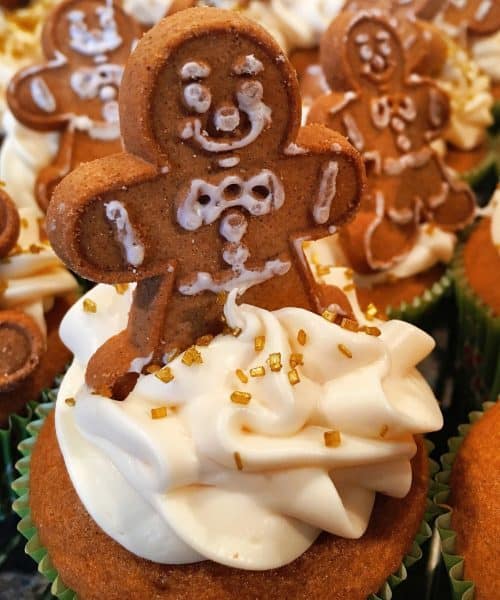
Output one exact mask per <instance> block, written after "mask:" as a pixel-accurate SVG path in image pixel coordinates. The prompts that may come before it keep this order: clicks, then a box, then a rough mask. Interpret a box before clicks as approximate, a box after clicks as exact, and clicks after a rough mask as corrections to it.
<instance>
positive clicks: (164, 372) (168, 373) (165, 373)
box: [154, 366, 175, 383]
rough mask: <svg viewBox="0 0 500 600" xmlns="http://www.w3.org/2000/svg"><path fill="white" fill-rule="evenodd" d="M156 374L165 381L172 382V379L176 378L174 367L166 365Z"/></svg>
mask: <svg viewBox="0 0 500 600" xmlns="http://www.w3.org/2000/svg"><path fill="white" fill-rule="evenodd" d="M154 375H155V377H156V378H157V379H159V380H160V381H162V382H163V383H170V382H171V381H173V380H174V379H175V378H174V374H173V373H172V369H171V368H170V367H168V366H165V367H163V368H162V369H160V370H159V371H156V373H155V374H154Z"/></svg>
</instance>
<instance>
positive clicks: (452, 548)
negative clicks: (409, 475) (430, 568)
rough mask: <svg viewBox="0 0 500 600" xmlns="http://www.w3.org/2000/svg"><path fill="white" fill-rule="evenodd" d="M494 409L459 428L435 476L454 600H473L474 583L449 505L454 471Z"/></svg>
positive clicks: (489, 404) (441, 533) (439, 525)
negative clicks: (466, 444)
mask: <svg viewBox="0 0 500 600" xmlns="http://www.w3.org/2000/svg"><path fill="white" fill-rule="evenodd" d="M493 406H495V403H494V402H485V403H484V404H483V405H482V410H478V411H474V412H471V413H470V414H469V424H467V425H460V426H459V428H458V433H459V435H458V436H457V437H453V438H451V439H450V440H449V441H448V447H449V452H448V453H446V454H444V455H443V456H442V457H441V465H442V469H441V470H440V471H439V473H437V474H436V477H435V479H436V488H435V490H436V494H435V496H434V503H435V505H436V506H437V507H438V508H439V509H440V510H441V512H442V513H443V514H441V515H439V516H438V518H437V519H436V529H437V531H438V532H439V537H440V540H441V555H442V557H443V561H444V564H445V567H446V571H447V572H448V576H449V579H450V585H451V590H452V596H453V600H473V598H474V582H472V581H468V580H466V579H464V557H463V556H459V555H458V554H457V548H456V541H457V534H456V533H455V531H454V530H453V528H452V524H451V518H452V515H453V510H452V508H451V507H450V506H449V505H448V504H447V502H448V499H449V497H450V492H451V489H450V478H451V471H452V468H453V463H454V462H455V458H456V456H457V453H458V450H459V448H460V446H461V445H462V443H463V441H464V439H465V437H466V436H467V434H468V432H469V430H470V429H471V427H472V426H473V425H474V423H477V422H478V421H479V420H480V419H481V418H482V417H483V416H484V414H485V412H487V411H488V410H489V409H490V408H492V407H493ZM443 511H444V512H443Z"/></svg>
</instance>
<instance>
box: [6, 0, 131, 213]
mask: <svg viewBox="0 0 500 600" xmlns="http://www.w3.org/2000/svg"><path fill="white" fill-rule="evenodd" d="M90 27H92V29H90V31H89V28H90ZM140 35H141V28H140V27H139V25H138V23H137V22H136V21H135V19H133V18H132V17H130V16H129V15H127V14H126V13H125V12H124V11H123V10H122V9H121V8H119V7H118V6H117V5H115V4H113V3H110V2H107V1H105V0H100V1H99V0H93V1H92V2H86V1H83V0H66V1H65V2H61V3H59V4H58V5H57V6H56V7H55V8H54V9H53V10H52V11H51V13H50V14H49V15H48V17H47V19H46V21H45V22H44V24H43V47H42V49H43V57H44V60H43V62H42V61H40V62H39V63H38V64H36V65H30V66H29V67H27V68H25V69H22V70H21V71H19V72H18V73H17V74H16V75H15V77H14V78H13V79H12V80H11V81H10V83H9V87H8V90H7V101H8V105H9V109H10V111H11V112H12V114H13V115H14V117H15V118H16V119H17V121H19V122H20V123H21V124H22V125H23V126H25V127H27V128H29V129H32V130H34V131H36V132H47V131H51V132H54V133H58V134H59V137H58V140H57V144H58V147H57V151H56V155H55V156H54V157H53V159H52V161H51V162H50V164H49V165H48V166H47V167H45V168H44V169H42V170H41V172H40V173H39V174H38V177H37V180H36V183H35V194H36V198H37V201H38V204H39V205H40V207H41V208H42V210H44V211H45V210H46V209H47V206H48V204H49V202H50V198H51V195H52V191H53V189H54V187H55V186H56V185H57V183H58V182H59V181H60V180H61V179H62V178H63V177H64V175H66V174H67V173H68V172H70V171H71V170H72V169H73V168H74V167H75V166H77V165H78V164H80V163H81V162H85V161H89V160H92V159H94V158H99V157H101V156H106V155H108V154H113V153H114V152H118V151H119V150H120V149H121V142H120V127H119V122H118V103H117V95H118V88H119V85H120V81H121V77H122V73H123V65H124V63H125V61H126V60H127V58H128V56H129V54H130V50H131V48H132V47H133V46H134V44H135V43H136V42H137V40H138V39H139V37H140ZM34 139H36V136H34ZM34 151H35V152H36V149H35V150H34ZM35 160H37V159H35Z"/></svg>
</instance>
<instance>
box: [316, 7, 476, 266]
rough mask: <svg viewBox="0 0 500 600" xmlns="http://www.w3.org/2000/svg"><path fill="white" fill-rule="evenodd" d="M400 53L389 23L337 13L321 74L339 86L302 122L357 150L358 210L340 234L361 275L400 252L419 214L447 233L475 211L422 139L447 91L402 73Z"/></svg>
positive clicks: (441, 118)
mask: <svg viewBox="0 0 500 600" xmlns="http://www.w3.org/2000/svg"><path fill="white" fill-rule="evenodd" d="M404 56H405V55H404V51H403V49H402V46H401V43H400V41H399V38H398V36H397V34H396V32H395V30H394V29H393V28H392V27H391V26H390V25H389V23H388V21H387V20H386V19H384V18H381V17H376V16H374V15H373V14H365V13H361V14H359V15H353V14H352V13H343V14H342V15H341V16H340V17H339V18H338V19H336V20H335V21H334V22H333V23H332V25H331V27H330V29H329V31H328V32H327V33H326V35H325V36H324V38H323V42H322V47H321V58H322V64H323V69H324V71H325V75H326V77H327V78H328V80H329V83H330V85H331V88H332V89H334V90H339V91H338V92H335V93H331V94H328V95H325V96H323V97H321V98H319V99H318V100H317V101H316V102H315V104H314V105H313V107H312V109H311V112H310V115H309V121H310V122H317V123H324V124H327V125H328V126H329V127H331V128H333V129H337V130H338V129H340V130H341V131H343V132H345V134H346V135H347V136H348V138H349V139H350V141H351V142H352V143H353V144H354V146H355V147H356V148H357V149H358V150H359V151H360V152H362V153H363V155H364V158H365V162H366V164H367V169H368V171H369V178H368V186H367V189H366V191H365V193H364V196H363V200H362V204H361V211H360V213H359V214H358V215H357V217H356V219H355V220H354V222H353V223H352V224H351V225H348V226H346V227H345V228H344V230H343V231H342V232H341V234H340V237H341V240H342V243H343V249H344V251H345V253H346V255H347V257H348V259H349V261H350V263H351V265H352V266H353V268H354V269H356V270H357V271H358V272H360V273H371V272H373V271H377V270H381V269H387V268H390V267H392V266H394V265H395V264H396V263H397V262H398V261H399V260H401V259H402V258H403V257H404V256H406V255H407V254H408V252H409V251H410V250H411V248H412V247H413V245H414V243H415V240H416V237H417V234H418V228H419V224H420V223H421V222H422V221H428V222H432V223H435V224H437V225H439V226H440V227H442V228H444V229H447V230H451V231H455V230H458V229H460V228H462V227H464V226H465V225H466V224H468V223H469V222H470V221H471V220H472V219H473V216H474V198H473V195H472V192H471V191H470V190H469V188H468V187H467V186H466V185H464V184H461V183H458V182H457V181H455V180H454V179H453V178H452V177H451V176H450V174H449V172H448V171H447V170H446V169H445V167H444V165H443V164H442V162H441V161H440V159H439V158H438V156H437V155H436V154H435V153H434V151H433V150H432V149H431V147H430V146H429V142H430V141H431V140H432V139H434V138H435V137H436V136H438V135H439V134H440V133H441V131H442V129H443V127H444V126H445V124H446V121H447V116H448V102H447V97H446V96H445V95H444V94H443V93H442V92H441V91H440V90H439V88H437V86H436V85H434V84H433V83H432V82H430V81H427V80H424V79H422V78H420V77H417V76H411V77H409V78H408V77H407V76H406V74H405V60H404ZM340 90H344V91H343V92H341V91H340Z"/></svg>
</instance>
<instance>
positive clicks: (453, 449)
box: [436, 402, 500, 600]
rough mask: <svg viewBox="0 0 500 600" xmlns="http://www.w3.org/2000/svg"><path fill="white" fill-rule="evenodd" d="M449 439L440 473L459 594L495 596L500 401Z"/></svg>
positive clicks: (450, 563)
mask: <svg viewBox="0 0 500 600" xmlns="http://www.w3.org/2000/svg"><path fill="white" fill-rule="evenodd" d="M469 419H470V424H468V425H462V426H461V427H459V437H456V438H452V439H451V440H450V442H449V449H450V451H449V453H448V454H445V455H444V456H443V458H442V465H443V470H442V471H441V472H440V473H439V474H438V475H437V481H438V483H439V484H440V487H441V491H440V492H439V494H438V495H437V496H436V502H439V503H440V504H441V505H444V506H443V508H444V509H445V510H446V513H445V514H443V515H442V516H440V517H439V519H438V521H437V525H438V530H439V533H440V536H441V546H442V552H443V558H444V562H445V565H446V568H447V571H448V574H449V578H450V586H451V589H452V591H453V598H455V599H457V600H462V599H463V600H465V599H466V598H470V599H472V598H474V600H490V599H491V598H495V597H496V595H497V592H498V559H497V555H498V550H499V546H498V536H499V522H498V506H499V504H500V484H499V481H500V478H499V473H500V463H499V459H498V447H499V444H500V427H499V423H500V403H498V402H497V403H496V404H493V403H487V404H485V405H484V407H483V410H482V411H478V412H474V413H471V414H470V415H469Z"/></svg>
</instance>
